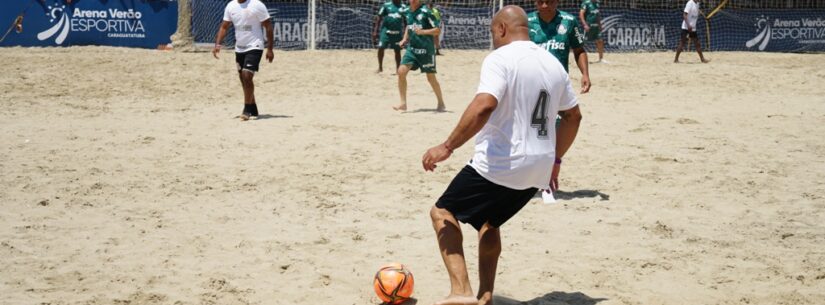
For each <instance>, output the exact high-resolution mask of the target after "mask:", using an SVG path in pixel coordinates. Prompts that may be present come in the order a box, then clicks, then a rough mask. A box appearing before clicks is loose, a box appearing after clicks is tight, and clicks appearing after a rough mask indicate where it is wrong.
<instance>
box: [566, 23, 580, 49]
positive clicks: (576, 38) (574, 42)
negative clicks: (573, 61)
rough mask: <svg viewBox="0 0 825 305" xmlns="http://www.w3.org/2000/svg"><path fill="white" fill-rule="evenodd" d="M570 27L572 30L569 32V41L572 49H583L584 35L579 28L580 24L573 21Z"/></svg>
mask: <svg viewBox="0 0 825 305" xmlns="http://www.w3.org/2000/svg"><path fill="white" fill-rule="evenodd" d="M570 27H572V29H571V30H570V31H568V32H567V41H568V42H570V48H571V49H577V48H581V47H582V45H583V44H584V33H582V30H581V28H579V22H578V21H576V20H571V21H570Z"/></svg>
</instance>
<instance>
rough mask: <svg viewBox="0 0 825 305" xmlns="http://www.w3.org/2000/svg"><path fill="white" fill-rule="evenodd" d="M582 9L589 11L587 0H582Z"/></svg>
mask: <svg viewBox="0 0 825 305" xmlns="http://www.w3.org/2000/svg"><path fill="white" fill-rule="evenodd" d="M581 10H583V11H584V12H585V13H587V1H582V5H581Z"/></svg>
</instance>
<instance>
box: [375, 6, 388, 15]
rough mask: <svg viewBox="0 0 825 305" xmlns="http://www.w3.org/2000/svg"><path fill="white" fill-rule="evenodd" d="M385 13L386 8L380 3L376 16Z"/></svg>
mask: <svg viewBox="0 0 825 305" xmlns="http://www.w3.org/2000/svg"><path fill="white" fill-rule="evenodd" d="M386 13H387V10H386V9H385V8H384V5H383V4H382V5H381V7H380V8H378V14H377V15H378V16H381V17H384V15H385V14H386Z"/></svg>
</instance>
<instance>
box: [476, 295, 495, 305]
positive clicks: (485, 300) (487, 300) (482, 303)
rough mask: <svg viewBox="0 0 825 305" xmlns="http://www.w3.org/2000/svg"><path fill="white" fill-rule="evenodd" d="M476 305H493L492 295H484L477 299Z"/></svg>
mask: <svg viewBox="0 0 825 305" xmlns="http://www.w3.org/2000/svg"><path fill="white" fill-rule="evenodd" d="M477 305H493V294H492V293H489V292H488V293H485V294H483V295H482V296H481V297H480V298H478V304H477Z"/></svg>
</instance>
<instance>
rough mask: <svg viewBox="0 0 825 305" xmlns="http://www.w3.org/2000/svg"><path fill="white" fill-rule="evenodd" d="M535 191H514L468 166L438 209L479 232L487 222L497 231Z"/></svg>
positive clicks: (458, 176)
mask: <svg viewBox="0 0 825 305" xmlns="http://www.w3.org/2000/svg"><path fill="white" fill-rule="evenodd" d="M536 191H538V190H537V189H536V188H529V189H526V190H514V189H511V188H508V187H504V186H501V185H498V184H495V183H492V182H490V181H489V180H487V179H484V177H482V176H481V175H479V174H478V172H477V171H476V170H475V169H474V168H473V167H472V166H469V165H467V166H464V168H463V169H461V171H460V172H459V173H458V175H456V176H455V178H453V181H452V182H450V186H448V187H447V190H446V191H444V194H443V195H441V198H438V201H437V202H436V203H435V206H436V207H438V208H441V209H446V210H447V211H450V213H452V214H453V216H455V218H456V219H458V220H459V221H461V222H463V223H469V224H470V225H472V226H473V228H475V229H476V230H480V229H481V227H482V226H484V224H485V223H490V225H491V226H493V227H495V228H498V227H500V226H501V225H503V224H504V223H505V222H507V220H508V219H510V218H511V217H513V215H516V213H518V211H519V210H521V208H523V207H524V206H525V205H526V204H527V202H528V201H530V199H531V198H533V196H534V195H535V194H536Z"/></svg>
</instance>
